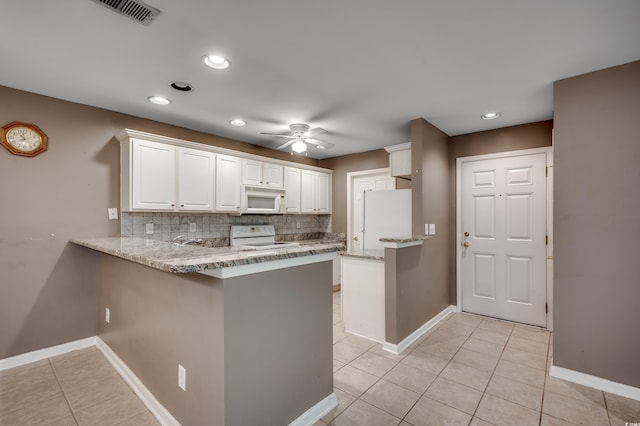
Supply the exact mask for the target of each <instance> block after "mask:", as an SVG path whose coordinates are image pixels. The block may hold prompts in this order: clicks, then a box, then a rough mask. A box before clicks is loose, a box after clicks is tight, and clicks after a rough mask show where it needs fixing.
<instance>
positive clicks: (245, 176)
mask: <svg viewBox="0 0 640 426" xmlns="http://www.w3.org/2000/svg"><path fill="white" fill-rule="evenodd" d="M283 171H284V167H283V166H280V165H278V164H271V163H263V162H262V161H255V160H242V183H243V184H244V185H250V186H268V187H269V188H278V189H282V188H283V187H284V174H283Z"/></svg>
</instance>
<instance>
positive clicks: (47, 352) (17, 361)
mask: <svg viewBox="0 0 640 426" xmlns="http://www.w3.org/2000/svg"><path fill="white" fill-rule="evenodd" d="M95 345H96V337H95V336H93V337H87V338H86V339H80V340H75V341H73V342H69V343H63V344H62V345H57V346H51V347H50V348H44V349H39V350H37V351H33V352H27V353H25V354H21V355H16V356H12V357H9V358H5V359H0V371H2V370H8V369H10V368H15V367H19V366H21V365H25V364H30V363H32V362H36V361H40V360H43V359H47V358H51V357H54V356H58V355H63V354H66V353H67V352H71V351H76V350H78V349H86V348H90V347H91V346H95Z"/></svg>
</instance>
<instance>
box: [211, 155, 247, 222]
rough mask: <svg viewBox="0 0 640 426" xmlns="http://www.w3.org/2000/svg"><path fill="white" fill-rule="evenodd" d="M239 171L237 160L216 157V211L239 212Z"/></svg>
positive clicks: (239, 166) (224, 156)
mask: <svg viewBox="0 0 640 426" xmlns="http://www.w3.org/2000/svg"><path fill="white" fill-rule="evenodd" d="M241 171H242V170H241V163H240V159H239V158H237V157H232V156H230V155H218V156H216V211H219V212H234V213H239V212H240V182H241V181H242V179H241Z"/></svg>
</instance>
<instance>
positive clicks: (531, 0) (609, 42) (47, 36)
mask: <svg viewBox="0 0 640 426" xmlns="http://www.w3.org/2000/svg"><path fill="white" fill-rule="evenodd" d="M146 2H147V3H148V4H150V5H151V6H153V7H156V8H158V9H160V10H161V11H162V14H161V15H160V16H159V17H158V18H157V19H156V20H155V21H154V22H153V23H152V24H151V25H150V26H143V25H141V24H139V23H137V22H136V21H134V20H131V19H128V18H126V17H124V16H120V15H118V14H116V13H114V12H112V11H110V10H108V9H107V8H105V7H104V6H102V5H100V4H98V3H95V2H93V1H91V0H58V1H45V0H20V1H15V0H14V1H3V2H2V7H1V8H0V58H1V59H0V61H1V62H0V85H4V86H9V87H14V88H17V89H22V90H27V91H30V92H35V93H39V94H43V95H48V96H53V97H56V98H61V99H66V100H69V101H73V102H78V103H82V104H87V105H93V106H97V107H101V108H105V109H109V110H114V111H119V112H123V113H127V114H131V115H135V116H139V117H145V118H149V119H153V120H157V121H161V122H166V123H170V124H174V125H177V126H182V127H186V128H190V129H194V130H199V131H203V132H207V133H212V134H216V135H221V136H226V137H229V138H233V139H237V140H241V141H245V142H250V143H253V144H257V145H262V146H267V147H271V148H275V147H277V146H278V145H280V144H281V143H282V139H279V138H274V137H268V136H263V135H258V134H257V133H258V132H274V133H280V132H286V131H287V130H288V124H290V123H293V122H304V123H308V124H309V125H311V127H322V128H324V129H326V130H328V133H327V134H325V135H322V136H321V137H319V139H322V140H324V141H327V142H330V143H333V144H335V145H336V146H335V148H333V149H331V150H324V151H320V150H317V149H315V148H310V151H309V156H311V157H314V158H327V157H334V156H339V155H345V154H350V153H355V152H362V151H369V150H372V149H377V148H382V147H384V146H387V145H393V144H398V143H402V142H407V141H408V140H409V121H410V120H412V119H414V118H418V117H424V118H425V119H427V120H428V121H429V122H431V123H432V124H433V125H435V126H436V127H438V128H440V129H441V130H442V131H444V132H445V133H447V134H449V135H458V134H464V133H469V132H476V131H481V130H488V129H492V128H498V127H505V126H510V125H514V124H520V123H528V122H534V121H539V120H545V119H550V118H552V116H553V111H552V110H553V93H552V89H553V88H552V86H553V82H554V81H555V80H559V79H563V78H566V77H571V76H575V75H578V74H583V73H585V72H589V71H594V70H598V69H602V68H607V67H610V66H614V65H619V64H623V63H627V62H631V61H634V60H638V59H640V1H638V0H511V1H507V0H483V1H478V0H440V1H435V0H399V1H388V0H387V1H382V0H341V1H336V0H325V1H318V0H315V1H311V0H268V1H259V0H254V1H248V0H180V1H175V0H146ZM209 53H218V54H222V55H224V56H226V57H228V58H229V60H230V62H231V67H230V68H229V69H227V70H225V71H217V70H212V69H210V68H208V67H206V66H205V65H204V64H203V63H202V61H201V57H202V56H203V55H205V54H209ZM175 80H181V81H186V82H189V83H191V84H192V85H193V86H194V88H195V90H194V91H193V92H191V93H180V92H177V91H175V90H173V89H171V88H170V87H169V84H170V83H171V82H172V81H175ZM150 95H164V96H167V97H169V98H170V99H172V101H173V102H172V103H171V105H169V106H166V107H160V106H157V105H153V104H150V103H149V102H148V101H147V97H148V96H150ZM489 111H500V112H502V117H500V118H499V119H497V120H493V121H484V120H480V115H481V114H483V113H485V112H489ZM236 117H241V118H244V119H245V120H246V121H247V122H248V125H247V126H245V127H243V128H236V127H232V126H230V125H229V124H228V121H229V120H231V119H233V118H236ZM9 119H20V117H10V118H9V117H8V118H7V120H9Z"/></svg>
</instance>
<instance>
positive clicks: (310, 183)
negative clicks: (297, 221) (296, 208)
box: [300, 170, 316, 213]
mask: <svg viewBox="0 0 640 426" xmlns="http://www.w3.org/2000/svg"><path fill="white" fill-rule="evenodd" d="M300 212H301V213H315V212H316V172H312V171H310V170H302V173H301V175H300Z"/></svg>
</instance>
